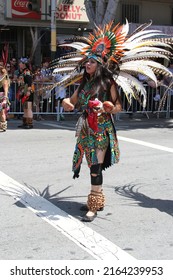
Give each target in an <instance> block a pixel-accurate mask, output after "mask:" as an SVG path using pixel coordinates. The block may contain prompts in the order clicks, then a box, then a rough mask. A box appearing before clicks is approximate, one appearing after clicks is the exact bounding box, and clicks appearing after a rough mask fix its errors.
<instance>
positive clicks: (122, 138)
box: [42, 122, 173, 153]
mask: <svg viewBox="0 0 173 280" xmlns="http://www.w3.org/2000/svg"><path fill="white" fill-rule="evenodd" d="M42 124H43V125H48V126H52V127H57V128H63V129H64V128H66V129H69V130H74V127H73V128H72V127H68V126H65V125H58V124H51V123H47V122H42ZM118 139H119V140H122V141H126V142H130V143H134V144H138V145H142V146H145V147H149V148H153V149H157V150H161V151H165V152H169V153H173V148H168V147H165V146H161V145H157V144H153V143H149V142H145V141H141V140H137V139H132V138H127V137H123V136H118Z"/></svg>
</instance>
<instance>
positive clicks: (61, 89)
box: [53, 74, 66, 121]
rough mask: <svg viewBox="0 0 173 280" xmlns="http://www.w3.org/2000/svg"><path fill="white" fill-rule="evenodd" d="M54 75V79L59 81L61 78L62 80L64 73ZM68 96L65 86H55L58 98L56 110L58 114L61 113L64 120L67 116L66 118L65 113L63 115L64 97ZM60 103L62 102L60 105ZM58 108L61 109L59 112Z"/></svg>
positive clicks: (61, 118) (56, 97)
mask: <svg viewBox="0 0 173 280" xmlns="http://www.w3.org/2000/svg"><path fill="white" fill-rule="evenodd" d="M53 76H54V81H55V82H56V83H57V82H59V81H60V80H62V78H63V76H64V75H61V74H53ZM65 97H66V89H65V88H64V87H63V86H56V88H55V99H56V105H55V106H56V107H55V108H56V111H57V113H58V114H60V116H59V117H60V120H61V121H63V120H64V119H65V118H64V115H63V110H64V109H63V107H62V101H63V99H64V98H65ZM58 103H59V104H60V107H59V106H58ZM58 109H59V112H58Z"/></svg>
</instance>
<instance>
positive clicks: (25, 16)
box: [0, 0, 173, 64]
mask: <svg viewBox="0 0 173 280" xmlns="http://www.w3.org/2000/svg"><path fill="white" fill-rule="evenodd" d="M51 1H53V0H39V1H33V2H37V3H38V4H39V11H32V10H30V9H29V8H28V7H29V6H28V5H29V4H30V3H31V2H32V1H29V0H0V54H1V51H2V49H3V46H4V44H5V43H6V42H7V43H8V45H9V59H10V58H11V57H16V58H18V57H21V56H28V57H30V55H31V50H32V48H33V44H34V43H35V42H36V41H39V43H38V44H37V47H36V50H35V51H34V57H33V60H34V62H35V63H36V64H40V63H41V60H42V58H43V57H50V56H51V36H52V34H51V32H52V16H51V13H50V11H51ZM57 2H58V3H61V4H59V5H58V6H57V8H56V11H55V18H56V21H55V25H56V43H57V44H58V43H61V42H62V41H63V40H64V38H68V37H70V36H72V35H81V34H83V33H86V32H87V31H88V30H90V29H91V28H92V27H91V25H90V23H89V20H88V17H87V13H86V10H85V5H84V0H61V1H58V0H57ZM93 4H94V5H95V1H94V0H93ZM125 18H127V19H128V21H129V22H130V28H131V30H133V29H134V28H135V27H136V26H137V25H138V24H140V23H144V22H149V21H150V20H152V23H153V25H154V27H156V28H158V29H161V30H163V31H164V32H165V33H168V34H170V35H173V27H172V25H173V2H172V0H159V1H157V0H119V4H118V7H117V11H116V15H115V21H116V22H121V23H123V22H125Z"/></svg>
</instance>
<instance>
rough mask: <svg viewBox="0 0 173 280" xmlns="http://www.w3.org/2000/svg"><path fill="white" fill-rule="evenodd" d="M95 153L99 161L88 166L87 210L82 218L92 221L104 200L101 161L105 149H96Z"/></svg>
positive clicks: (85, 220)
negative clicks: (88, 189) (89, 179)
mask: <svg viewBox="0 0 173 280" xmlns="http://www.w3.org/2000/svg"><path fill="white" fill-rule="evenodd" d="M96 153H97V158H98V161H99V162H100V163H98V164H95V165H92V166H91V168H90V175H91V192H90V194H89V195H88V201H87V207H88V212H87V214H86V215H85V216H84V217H83V219H82V220H83V221H84V222H92V221H93V220H94V218H95V217H96V216H97V211H99V210H102V209H103V207H104V202H105V197H104V194H103V191H102V184H103V175H102V163H103V161H104V157H105V153H106V150H104V151H102V150H99V149H97V151H96Z"/></svg>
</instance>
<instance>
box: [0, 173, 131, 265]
mask: <svg viewBox="0 0 173 280" xmlns="http://www.w3.org/2000/svg"><path fill="white" fill-rule="evenodd" d="M0 189H2V190H3V191H5V192H6V193H7V194H8V195H10V196H12V197H13V198H14V199H16V200H17V201H20V202H21V203H22V204H23V205H25V206H26V207H27V208H28V209H30V210H31V211H32V212H34V213H35V214H36V215H37V216H39V217H40V218H42V219H43V220H45V221H46V222H47V223H49V224H50V225H52V226H53V227H54V228H56V229H57V230H58V231H59V232H61V233H62V234H63V235H65V236H66V237H68V238H69V239H70V240H71V241H73V242H74V243H76V244H77V245H78V246H79V247H81V248H82V249H83V250H85V251H87V252H88V253H89V254H90V255H92V256H93V257H94V258H95V259H97V260H106V259H108V260H110V259H111V260H122V261H129V260H134V258H133V257H132V256H131V255H129V254H128V253H126V252H125V251H123V250H122V249H121V248H119V247H118V246H116V245H115V244H113V243H112V242H111V241H109V240H107V239H106V238H105V237H103V236H102V235H100V234H99V233H97V232H95V231H94V230H92V229H91V228H89V227H87V226H86V225H85V224H84V223H82V222H81V221H79V220H78V219H76V218H74V217H72V216H71V215H69V214H68V213H66V212H65V211H63V210H61V209H60V208H58V207H57V206H55V205H54V204H52V203H51V202H49V201H48V200H46V199H45V198H43V197H41V196H40V195H39V194H37V193H36V191H35V190H33V189H30V188H28V187H26V186H24V185H22V184H20V183H19V182H17V181H15V180H14V179H12V178H11V177H9V176H7V175H6V174H4V173H3V172H1V171H0Z"/></svg>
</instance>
